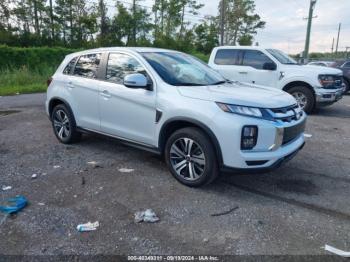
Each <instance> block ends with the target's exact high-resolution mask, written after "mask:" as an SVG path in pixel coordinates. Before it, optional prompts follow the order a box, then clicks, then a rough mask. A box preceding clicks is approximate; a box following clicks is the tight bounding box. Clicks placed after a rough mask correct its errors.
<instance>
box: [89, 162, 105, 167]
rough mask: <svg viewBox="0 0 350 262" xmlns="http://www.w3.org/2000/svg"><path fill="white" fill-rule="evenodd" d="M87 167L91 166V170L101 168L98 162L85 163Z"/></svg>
mask: <svg viewBox="0 0 350 262" xmlns="http://www.w3.org/2000/svg"><path fill="white" fill-rule="evenodd" d="M87 164H88V165H90V166H92V167H93V168H97V167H102V166H101V165H100V164H99V163H98V162H96V161H89V162H87Z"/></svg>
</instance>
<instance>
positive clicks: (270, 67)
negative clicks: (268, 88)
mask: <svg viewBox="0 0 350 262" xmlns="http://www.w3.org/2000/svg"><path fill="white" fill-rule="evenodd" d="M263 69H264V70H271V71H274V70H276V69H277V66H276V64H275V63H274V62H266V63H264V65H263Z"/></svg>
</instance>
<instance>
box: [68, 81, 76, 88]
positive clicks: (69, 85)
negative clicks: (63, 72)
mask: <svg viewBox="0 0 350 262" xmlns="http://www.w3.org/2000/svg"><path fill="white" fill-rule="evenodd" d="M67 87H68V88H74V87H75V86H74V84H73V82H68V84H67Z"/></svg>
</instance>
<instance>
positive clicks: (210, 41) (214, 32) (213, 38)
mask: <svg viewBox="0 0 350 262" xmlns="http://www.w3.org/2000/svg"><path fill="white" fill-rule="evenodd" d="M206 20H209V22H207V21H204V22H203V23H201V24H199V25H197V26H196V27H195V29H194V32H195V48H196V50H198V51H199V52H202V53H205V54H210V52H211V50H212V49H213V48H214V47H215V46H218V44H219V37H218V35H219V32H218V27H217V26H216V24H215V22H216V21H215V18H213V17H206Z"/></svg>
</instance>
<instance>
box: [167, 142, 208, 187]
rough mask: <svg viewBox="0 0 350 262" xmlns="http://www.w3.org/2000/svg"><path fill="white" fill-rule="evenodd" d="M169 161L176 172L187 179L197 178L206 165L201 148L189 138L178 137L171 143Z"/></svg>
mask: <svg viewBox="0 0 350 262" xmlns="http://www.w3.org/2000/svg"><path fill="white" fill-rule="evenodd" d="M170 163H171V165H172V167H173V169H174V170H175V172H176V174H177V175H178V176H180V177H182V178H183V179H185V180H188V181H194V180H197V179H199V178H200V177H201V176H202V175H203V173H204V170H205V165H206V162H205V155H204V152H203V149H202V148H201V146H200V145H199V144H198V143H196V142H195V141H194V140H193V139H190V138H180V139H178V140H176V141H175V142H174V143H173V144H172V145H171V148H170Z"/></svg>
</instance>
